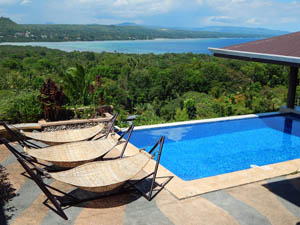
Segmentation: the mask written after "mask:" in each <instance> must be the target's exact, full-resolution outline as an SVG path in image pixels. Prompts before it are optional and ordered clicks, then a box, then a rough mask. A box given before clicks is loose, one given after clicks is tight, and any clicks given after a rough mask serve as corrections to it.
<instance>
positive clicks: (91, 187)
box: [0, 137, 167, 219]
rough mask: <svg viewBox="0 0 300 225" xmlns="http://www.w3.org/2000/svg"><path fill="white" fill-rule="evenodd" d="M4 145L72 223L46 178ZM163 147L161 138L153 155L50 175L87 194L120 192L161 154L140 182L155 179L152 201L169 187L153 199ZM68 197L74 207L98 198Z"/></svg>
mask: <svg viewBox="0 0 300 225" xmlns="http://www.w3.org/2000/svg"><path fill="white" fill-rule="evenodd" d="M0 143H3V144H5V145H6V147H7V148H8V149H9V150H10V151H11V152H12V153H13V154H14V155H15V157H16V158H17V159H18V161H19V162H20V164H21V165H22V166H23V168H24V169H25V170H26V172H27V173H28V174H29V176H30V178H32V179H33V181H34V182H35V183H36V184H37V185H38V186H39V187H40V189H41V190H42V191H43V192H44V194H45V195H46V196H47V197H48V199H49V200H50V201H51V203H52V204H53V205H54V207H55V208H56V210H57V213H58V214H59V215H60V216H62V217H63V218H64V219H68V217H67V216H66V214H65V213H64V211H63V209H62V206H64V204H63V203H62V202H61V201H60V200H59V198H57V197H55V196H54V195H53V194H52V193H51V192H50V189H49V186H48V185H46V184H45V183H44V182H43V180H42V178H41V177H40V173H39V171H40V169H39V168H37V167H35V166H34V165H33V164H32V163H31V162H29V161H27V159H26V157H24V156H23V155H22V154H20V153H19V152H18V151H17V150H16V149H15V148H14V147H12V146H11V145H10V144H9V143H8V141H7V140H6V139H3V138H2V139H0ZM163 143H164V137H161V138H160V140H159V141H158V142H157V143H156V144H155V145H154V147H153V148H152V149H151V150H150V151H149V153H147V152H145V151H144V150H141V151H140V152H139V153H137V154H136V155H133V156H129V157H125V158H120V159H116V160H110V161H99V162H92V163H87V164H84V165H81V166H79V167H76V168H73V169H70V170H67V171H62V172H57V173H49V175H50V176H51V177H52V178H54V179H56V180H59V181H61V182H63V183H66V184H70V185H72V186H75V187H78V188H80V189H83V190H88V191H92V192H100V193H101V192H107V191H110V190H114V189H116V188H119V187H121V186H122V185H124V184H125V183H126V182H128V181H129V180H131V179H133V178H134V177H135V176H136V175H137V174H139V172H141V171H142V169H143V168H144V167H145V166H146V165H147V163H148V162H149V161H150V159H151V158H154V155H156V153H158V155H157V160H156V166H155V168H154V171H153V172H152V173H150V174H148V175H147V176H145V177H143V178H142V179H140V180H139V181H138V182H140V181H142V180H144V179H146V178H148V177H150V176H153V179H152V182H151V187H150V191H149V194H148V195H147V194H145V195H146V197H147V199H148V200H149V201H150V200H151V199H152V198H153V197H154V196H156V195H157V194H158V193H159V192H160V191H161V190H162V189H163V188H164V186H165V185H166V184H167V182H166V183H165V184H163V185H161V186H160V187H161V188H160V189H159V190H158V191H157V192H156V193H155V194H154V195H153V190H154V186H155V180H156V174H157V170H158V165H159V161H160V157H161V152H162V147H163ZM158 146H160V147H159V150H158V149H157V147H158ZM151 154H152V155H151ZM28 164H30V165H33V166H34V168H33V169H31V168H30V167H29V166H28ZM138 182H136V183H138ZM136 183H135V184H136ZM131 187H132V185H131ZM66 196H68V197H70V198H71V199H73V201H74V203H73V204H78V203H80V202H83V201H87V200H92V199H95V197H94V198H89V199H84V200H82V199H81V200H79V199H76V198H75V197H73V196H70V195H68V194H66ZM69 205H71V204H69Z"/></svg>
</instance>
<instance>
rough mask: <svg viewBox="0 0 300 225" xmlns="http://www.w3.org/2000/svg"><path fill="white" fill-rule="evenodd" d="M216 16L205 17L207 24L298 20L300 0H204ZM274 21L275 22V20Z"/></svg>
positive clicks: (249, 23)
mask: <svg viewBox="0 0 300 225" xmlns="http://www.w3.org/2000/svg"><path fill="white" fill-rule="evenodd" d="M205 4H206V5H207V6H208V7H210V8H211V9H213V10H215V11H216V14H218V16H210V17H207V18H206V20H205V21H206V23H207V25H213V24H223V25H241V24H242V25H249V26H264V27H268V26H271V25H272V26H274V25H276V24H278V23H281V24H284V23H286V24H287V25H289V23H296V21H300V13H299V11H300V1H299V0H293V1H275V0H264V1H262V0H205ZM275 21H276V22H275Z"/></svg>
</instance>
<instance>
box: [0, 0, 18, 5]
mask: <svg viewBox="0 0 300 225" xmlns="http://www.w3.org/2000/svg"><path fill="white" fill-rule="evenodd" d="M16 2H17V0H0V5H8V4H14V3H16Z"/></svg>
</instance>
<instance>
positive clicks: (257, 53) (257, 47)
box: [209, 32, 300, 67]
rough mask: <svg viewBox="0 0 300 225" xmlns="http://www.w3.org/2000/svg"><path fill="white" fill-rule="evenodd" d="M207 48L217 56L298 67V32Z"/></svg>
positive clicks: (299, 62)
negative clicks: (222, 46)
mask: <svg viewBox="0 0 300 225" xmlns="http://www.w3.org/2000/svg"><path fill="white" fill-rule="evenodd" d="M209 50H210V51H212V52H213V54H214V56H217V57H224V58H232V59H241V60H250V61H256V62H263V63H273V64H280V65H287V66H293V67H300V32H295V33H290V34H286V35H282V36H277V37H272V38H267V39H263V40H258V41H252V42H248V43H244V44H238V45H233V46H229V47H224V48H209Z"/></svg>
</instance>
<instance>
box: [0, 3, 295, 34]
mask: <svg viewBox="0 0 300 225" xmlns="http://www.w3.org/2000/svg"><path fill="white" fill-rule="evenodd" d="M0 16H4V17H9V18H11V19H12V20H14V21H15V22H17V23H22V24H44V23H55V24H119V23H123V22H132V23H137V24H140V25H154V26H165V27H204V26H243V27H262V28H269V29H276V30H283V31H300V23H299V22H300V0H0Z"/></svg>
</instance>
